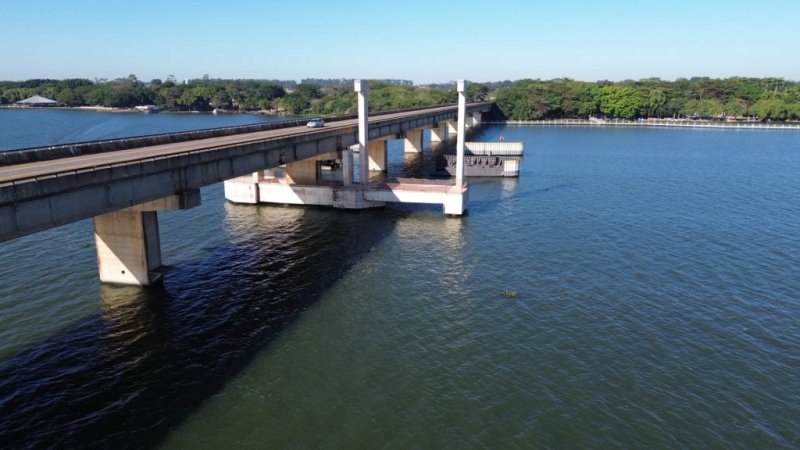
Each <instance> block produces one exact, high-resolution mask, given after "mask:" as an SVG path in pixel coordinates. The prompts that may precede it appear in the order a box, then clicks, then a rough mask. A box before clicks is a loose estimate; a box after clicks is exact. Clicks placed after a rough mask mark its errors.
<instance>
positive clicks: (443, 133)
mask: <svg viewBox="0 0 800 450" xmlns="http://www.w3.org/2000/svg"><path fill="white" fill-rule="evenodd" d="M446 141H447V122H440V123H437V124H436V126H435V127H434V128H431V142H446Z"/></svg>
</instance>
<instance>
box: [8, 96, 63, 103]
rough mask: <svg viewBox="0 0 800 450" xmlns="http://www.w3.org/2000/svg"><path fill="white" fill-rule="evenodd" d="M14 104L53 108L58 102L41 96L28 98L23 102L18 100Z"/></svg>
mask: <svg viewBox="0 0 800 450" xmlns="http://www.w3.org/2000/svg"><path fill="white" fill-rule="evenodd" d="M16 104H17V105H29V106H55V105H57V104H58V102H57V101H55V100H50V99H49V98H45V97H42V96H41V95H34V96H33V97H28V98H26V99H25V100H20V101H18V102H16Z"/></svg>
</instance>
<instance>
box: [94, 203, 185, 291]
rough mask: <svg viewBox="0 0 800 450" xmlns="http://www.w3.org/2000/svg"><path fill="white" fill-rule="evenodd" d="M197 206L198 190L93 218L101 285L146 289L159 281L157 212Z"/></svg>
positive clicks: (159, 253) (159, 245)
mask: <svg viewBox="0 0 800 450" xmlns="http://www.w3.org/2000/svg"><path fill="white" fill-rule="evenodd" d="M199 204H200V190H199V189H198V190H192V191H189V192H186V193H183V194H178V195H172V196H169V197H165V198H162V199H159V200H154V201H152V202H147V203H143V204H141V205H136V206H132V207H130V208H125V209H122V210H119V211H114V212H111V213H107V214H102V215H99V216H95V217H94V236H95V243H96V245H97V266H98V271H99V274H100V281H101V282H103V283H113V284H125V285H132V286H150V285H152V284H155V283H157V282H159V281H160V280H161V277H162V275H163V271H162V270H161V239H160V237H159V232H158V211H164V210H172V209H188V208H193V207H195V206H197V205H199Z"/></svg>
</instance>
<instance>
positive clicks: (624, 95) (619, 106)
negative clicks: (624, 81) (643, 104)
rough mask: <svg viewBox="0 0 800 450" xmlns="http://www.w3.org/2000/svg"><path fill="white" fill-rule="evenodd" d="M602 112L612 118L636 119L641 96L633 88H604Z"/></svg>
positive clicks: (601, 98)
mask: <svg viewBox="0 0 800 450" xmlns="http://www.w3.org/2000/svg"><path fill="white" fill-rule="evenodd" d="M600 111H601V112H602V113H603V114H605V115H607V116H610V117H619V118H622V119H628V120H632V119H635V118H636V115H637V113H638V111H639V94H638V93H637V92H636V90H635V89H634V88H632V87H627V86H625V87H619V86H603V87H602V88H601V93H600Z"/></svg>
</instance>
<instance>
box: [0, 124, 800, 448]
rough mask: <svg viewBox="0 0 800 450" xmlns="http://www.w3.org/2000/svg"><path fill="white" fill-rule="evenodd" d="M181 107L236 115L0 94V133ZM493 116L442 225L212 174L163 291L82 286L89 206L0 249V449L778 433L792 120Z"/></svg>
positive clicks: (168, 235)
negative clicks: (234, 192)
mask: <svg viewBox="0 0 800 450" xmlns="http://www.w3.org/2000/svg"><path fill="white" fill-rule="evenodd" d="M34 113H35V114H38V116H37V118H36V120H35V121H31V120H30V119H28V118H25V119H24V120H22V121H21V124H19V123H16V124H15V125H13V126H11V128H14V130H13V133H14V134H11V133H12V131H11V130H9V124H10V123H12V122H13V121H14V120H17V119H14V117H15V116H14V115H15V114H34ZM64 114H84V115H91V117H92V119H95V121H88V122H86V123H85V124H83V125H80V124H74V125H70V126H69V127H65V126H62V125H60V124H61V123H63V120H68V119H64V117H68V116H64ZM10 117H11V119H9V118H10ZM16 117H19V116H16ZM231 117H233V118H231ZM237 117H238V118H237ZM128 119H129V120H130V122H129V123H123V122H126V120H128ZM69 120H71V119H69ZM81 120H83V119H81ZM194 120H196V121H197V122H196V124H197V125H199V126H197V127H195V128H200V127H208V126H225V125H232V124H234V123H232V121H236V120H260V119H259V118H255V117H251V116H229V117H212V116H194V117H192V116H180V117H177V118H176V117H175V116H172V115H167V114H162V115H153V116H144V115H142V116H130V115H111V114H98V113H73V112H69V111H30V112H27V111H24V112H22V111H2V110H0V148H14V147H24V146H30V145H36V144H45V143H49V142H41V141H38V142H37V141H36V140H37V136H39V137H40V138H41V139H45V138H47V139H53V140H54V141H59V140H60V141H63V139H67V138H68V137H70V136H79V137H80V139H93V138H98V137H106V136H105V135H107V134H109V133H107V132H106V130H104V126H103V123H104V121H113V122H114V123H115V124H114V125H113V126H112V127H111V128H122V129H125V130H128V131H133V132H135V131H136V130H137V127H139V126H141V127H142V128H141V132H142V133H141V134H144V133H151V132H154V130H153V129H152V128H148V126H152V124H151V123H149V122H147V121H153V122H154V123H156V124H158V125H157V126H158V127H164V128H158V130H159V131H166V129H167V128H168V127H170V126H173V125H174V124H175V123H176V122H181V125H186V128H179V127H175V129H187V128H191V127H192V125H193V124H194V123H195V122H193V121H194ZM118 121H122V122H118ZM209 122H213V123H209ZM143 124H148V125H147V126H146V125H143ZM168 124H169V125H168ZM24 127H27V131H25V128H24ZM73 127H74V128H73ZM67 128H68V129H67ZM44 130H61V131H58V132H55V131H54V132H52V133H54V134H42V132H43V131H44ZM45 133H51V132H49V131H47V132H45ZM501 134H502V135H503V136H504V138H505V140H506V141H514V140H520V141H524V142H525V151H526V156H525V158H524V160H523V164H522V167H521V172H522V176H521V178H520V179H518V180H516V179H505V180H477V179H473V180H471V181H470V183H471V184H470V185H471V191H470V201H469V215H467V216H465V217H463V218H445V217H443V216H442V214H441V211H440V210H439V208H438V207H424V206H392V207H388V208H386V209H383V210H375V211H365V212H353V211H335V210H327V209H302V208H286V207H267V206H260V207H253V206H241V205H233V204H228V203H225V201H224V199H223V196H222V188H221V186H219V185H215V186H210V187H208V188H206V189H204V190H203V205H202V206H200V207H199V208H196V209H193V210H189V211H178V212H168V213H163V214H161V215H160V218H161V230H162V246H163V255H164V259H165V261H166V262H167V263H169V264H172V265H174V266H175V269H174V270H172V271H171V272H169V273H168V274H167V276H166V278H165V282H164V286H163V288H159V289H153V290H144V291H143V290H138V289H129V288H114V287H104V286H100V284H99V283H98V281H97V279H96V267H95V264H96V263H95V259H94V258H95V256H94V243H93V242H92V232H91V224H90V222H88V221H84V222H80V223H77V224H73V225H70V226H65V227H61V228H57V229H54V230H50V231H48V232H44V233H39V234H36V235H33V236H28V237H25V238H21V239H17V240H14V241H11V242H6V243H3V244H0V442H2V443H3V444H2V446H10V447H27V446H30V447H50V446H52V447H63V448H68V447H86V446H96V447H106V446H113V447H121V448H125V447H136V448H140V447H143V446H144V447H147V446H157V447H161V448H231V447H236V448H398V449H400V448H403V449H404V448H546V447H555V448H586V447H593V448H609V447H645V448H698V447H702V448H705V447H721V448H797V447H798V446H800V431H798V430H800V426H798V424H799V423H800V256H798V255H800V201H798V199H800V184H798V183H797V176H798V174H800V150H798V148H800V147H799V146H798V144H799V143H800V134H798V133H797V132H796V131H731V130H671V129H618V128H614V129H610V128H558V127H553V128H541V127H538V128H526V127H508V128H504V127H500V126H492V127H487V128H485V129H484V130H483V131H482V132H481V134H480V136H478V137H477V138H476V139H480V140H497V139H498V137H499V135H501ZM390 159H391V161H392V167H391V168H390V171H392V170H393V171H400V170H401V166H402V165H403V164H404V157H403V155H402V154H401V153H398V151H397V150H393V151H392V152H390ZM410 162H411V163H412V164H411V167H412V168H411V169H402V170H408V171H411V172H413V171H414V170H420V169H419V168H420V167H422V166H423V165H421V164H420V161H419V160H415V159H414V158H413V157H412V158H411V160H410ZM504 291H514V292H515V293H516V296H512V297H511V298H507V297H504V296H503V295H502V294H503V293H504Z"/></svg>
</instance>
